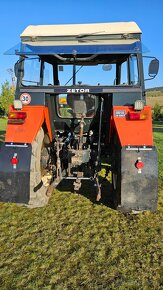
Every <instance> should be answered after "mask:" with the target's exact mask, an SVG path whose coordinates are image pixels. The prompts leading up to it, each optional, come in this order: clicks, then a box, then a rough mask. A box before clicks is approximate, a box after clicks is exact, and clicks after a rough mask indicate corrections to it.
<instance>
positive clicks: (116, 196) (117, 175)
mask: <svg viewBox="0 0 163 290" xmlns="http://www.w3.org/2000/svg"><path fill="white" fill-rule="evenodd" d="M112 152H113V154H112V190H113V202H114V207H115V208H118V206H119V205H120V204H121V147H120V144H119V140H118V137H117V135H115V136H114V138H113V151H112Z"/></svg>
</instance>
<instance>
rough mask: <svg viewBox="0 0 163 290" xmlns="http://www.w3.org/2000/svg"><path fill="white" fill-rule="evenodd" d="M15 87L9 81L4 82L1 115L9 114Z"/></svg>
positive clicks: (0, 97) (1, 96) (0, 104)
mask: <svg viewBox="0 0 163 290" xmlns="http://www.w3.org/2000/svg"><path fill="white" fill-rule="evenodd" d="M14 94H15V88H13V87H12V86H11V85H10V83H9V82H8V81H5V82H4V83H3V84H2V88H1V93H0V115H1V116H6V115H7V114H8V110H9V106H10V105H11V104H13V101H14Z"/></svg>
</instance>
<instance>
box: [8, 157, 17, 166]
mask: <svg viewBox="0 0 163 290" xmlns="http://www.w3.org/2000/svg"><path fill="white" fill-rule="evenodd" d="M10 162H11V164H12V165H17V164H18V162H19V160H18V159H17V158H16V157H13V158H11V159H10Z"/></svg>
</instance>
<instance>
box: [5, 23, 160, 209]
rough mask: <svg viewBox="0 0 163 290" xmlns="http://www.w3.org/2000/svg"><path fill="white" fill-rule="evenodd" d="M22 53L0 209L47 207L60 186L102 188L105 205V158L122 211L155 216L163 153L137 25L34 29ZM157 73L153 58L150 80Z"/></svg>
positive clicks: (25, 34) (22, 45)
mask: <svg viewBox="0 0 163 290" xmlns="http://www.w3.org/2000/svg"><path fill="white" fill-rule="evenodd" d="M13 50H14V51H12V52H13V53H14V54H16V55H18V56H19V60H18V61H17V63H16V64H15V75H16V77H17V86H16V93H15V101H14V104H12V105H11V107H10V111H9V115H8V125H7V131H6V138H5V143H4V144H3V145H2V146H1V147H0V200H1V201H6V202H16V203H21V204H26V205H28V206H33V207H35V206H43V205H45V204H47V202H48V199H49V191H50V190H51V187H52V186H53V185H54V184H55V185H56V184H58V183H59V182H60V181H61V180H72V183H73V185H74V190H75V191H76V192H78V191H79V190H80V187H81V184H82V181H83V180H89V181H90V182H93V183H94V184H95V188H96V190H97V199H98V200H99V199H100V197H101V185H100V180H99V176H98V172H99V171H100V168H101V160H102V159H103V158H105V161H106V163H108V165H109V170H110V171H111V176H112V188H113V190H112V195H113V199H114V205H115V207H116V208H120V209H122V210H123V209H124V210H125V211H143V210H151V211H155V210H156V208H157V182H158V170H157V152H156V148H155V146H154V144H153V135H152V114H151V108H150V107H149V106H146V98H145V88H144V75H143V62H142V45H141V30H140V28H139V27H138V26H137V24H136V23H134V22H124V23H98V24H78V25H45V26H44V25H42V26H29V27H27V28H26V29H25V30H24V32H23V33H22V34H21V43H20V45H19V46H18V47H15V48H14V49H13ZM12 52H11V51H10V52H9V53H12ZM158 66H159V63H158V60H157V59H156V58H153V59H152V60H151V62H150V65H149V76H150V78H154V77H155V76H156V74H157V72H158ZM108 194H110V192H109V190H108Z"/></svg>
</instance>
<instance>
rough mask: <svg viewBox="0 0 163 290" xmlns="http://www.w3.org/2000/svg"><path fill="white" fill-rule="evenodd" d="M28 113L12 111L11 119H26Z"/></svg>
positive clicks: (9, 115)
mask: <svg viewBox="0 0 163 290" xmlns="http://www.w3.org/2000/svg"><path fill="white" fill-rule="evenodd" d="M26 117H27V113H26V112H10V113H9V114H8V118H9V119H23V120H24V119H26Z"/></svg>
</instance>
